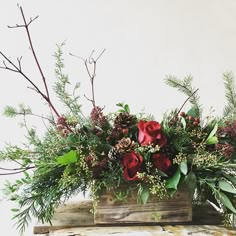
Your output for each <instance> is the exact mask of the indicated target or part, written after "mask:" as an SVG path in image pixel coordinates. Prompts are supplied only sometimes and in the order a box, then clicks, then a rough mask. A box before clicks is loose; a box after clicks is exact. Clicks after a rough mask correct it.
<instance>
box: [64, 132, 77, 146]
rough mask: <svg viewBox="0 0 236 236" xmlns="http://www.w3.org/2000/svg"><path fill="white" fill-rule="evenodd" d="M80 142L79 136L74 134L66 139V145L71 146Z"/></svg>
mask: <svg viewBox="0 0 236 236" xmlns="http://www.w3.org/2000/svg"><path fill="white" fill-rule="evenodd" d="M78 141H79V139H78V136H77V135H76V134H73V133H71V134H69V136H68V137H67V139H66V143H67V145H69V146H71V145H73V144H76V143H78Z"/></svg>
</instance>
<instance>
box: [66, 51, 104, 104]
mask: <svg viewBox="0 0 236 236" xmlns="http://www.w3.org/2000/svg"><path fill="white" fill-rule="evenodd" d="M105 50H106V49H103V51H102V52H101V53H100V54H99V55H98V57H97V58H96V59H94V58H93V57H92V56H93V54H94V50H93V51H92V52H91V54H90V56H89V58H88V59H84V58H82V57H79V56H76V55H74V54H72V53H70V55H71V56H74V57H77V58H78V59H80V60H82V61H83V62H84V65H85V68H86V71H87V73H88V76H89V78H90V83H91V89H92V98H88V97H87V96H86V95H84V97H85V98H86V99H87V100H88V101H90V102H91V103H92V104H93V107H96V103H95V91H94V78H95V76H96V69H97V61H98V60H99V59H100V57H101V56H102V54H103V53H104V52H105ZM89 64H90V65H92V66H93V68H92V70H90V69H89Z"/></svg>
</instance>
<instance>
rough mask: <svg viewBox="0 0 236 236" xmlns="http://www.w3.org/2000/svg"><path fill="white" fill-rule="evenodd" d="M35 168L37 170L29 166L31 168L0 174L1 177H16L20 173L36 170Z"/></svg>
mask: <svg viewBox="0 0 236 236" xmlns="http://www.w3.org/2000/svg"><path fill="white" fill-rule="evenodd" d="M34 168H35V167H34V166H29V167H25V168H22V169H19V170H18V171H15V172H7V173H0V176H1V175H15V174H19V173H22V172H24V171H27V170H30V169H34ZM0 169H1V168H0Z"/></svg>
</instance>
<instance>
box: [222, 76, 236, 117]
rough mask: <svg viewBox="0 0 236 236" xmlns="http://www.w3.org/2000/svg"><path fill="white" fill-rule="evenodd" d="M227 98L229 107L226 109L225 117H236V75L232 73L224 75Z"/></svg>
mask: <svg viewBox="0 0 236 236" xmlns="http://www.w3.org/2000/svg"><path fill="white" fill-rule="evenodd" d="M223 80H224V86H225V97H226V99H227V102H228V103H227V105H226V106H225V108H224V111H223V115H224V116H229V115H233V116H235V115H236V88H235V81H234V74H233V73H232V72H226V73H224V74H223Z"/></svg>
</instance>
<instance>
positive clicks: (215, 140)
mask: <svg viewBox="0 0 236 236" xmlns="http://www.w3.org/2000/svg"><path fill="white" fill-rule="evenodd" d="M216 143H218V138H217V137H216V136H214V137H210V138H207V140H206V144H207V145H212V144H216Z"/></svg>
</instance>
